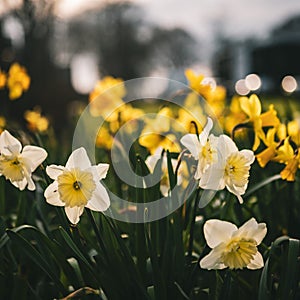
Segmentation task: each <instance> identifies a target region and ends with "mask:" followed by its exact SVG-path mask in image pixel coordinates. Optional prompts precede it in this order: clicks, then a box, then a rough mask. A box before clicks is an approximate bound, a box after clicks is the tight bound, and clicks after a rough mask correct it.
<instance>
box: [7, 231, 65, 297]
mask: <svg viewBox="0 0 300 300" xmlns="http://www.w3.org/2000/svg"><path fill="white" fill-rule="evenodd" d="M7 235H8V237H9V238H10V239H11V241H12V242H13V243H15V244H16V245H17V246H18V247H19V248H20V249H22V251H24V252H25V253H26V255H27V256H28V257H29V258H30V259H31V260H32V261H33V262H34V263H35V264H36V265H37V266H38V267H40V268H41V269H42V270H43V271H44V272H45V273H46V274H47V275H48V276H49V277H50V278H51V279H52V280H53V282H54V283H55V284H56V285H57V288H58V289H59V290H60V291H61V292H62V293H64V292H66V289H65V288H64V286H63V284H62V283H61V281H60V280H59V278H58V276H57V275H56V274H55V273H54V272H53V270H52V268H51V266H50V265H49V264H48V262H47V260H46V259H45V258H44V257H42V255H41V254H40V253H39V252H38V251H37V250H36V248H35V247H33V246H32V245H31V244H30V243H29V242H28V241H27V240H26V239H24V238H23V237H22V236H21V235H20V234H19V233H16V232H14V231H12V230H7Z"/></svg>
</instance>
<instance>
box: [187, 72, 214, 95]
mask: <svg viewBox="0 0 300 300" xmlns="http://www.w3.org/2000/svg"><path fill="white" fill-rule="evenodd" d="M185 77H186V78H187V80H188V83H189V86H190V88H191V89H193V90H194V91H196V92H197V93H199V94H200V95H201V96H203V97H204V98H205V99H206V100H207V99H208V98H210V95H211V93H212V90H213V88H212V86H211V84H209V83H206V82H205V80H204V79H205V77H204V75H203V74H199V75H198V74H196V73H195V72H194V71H193V70H192V69H187V70H185Z"/></svg>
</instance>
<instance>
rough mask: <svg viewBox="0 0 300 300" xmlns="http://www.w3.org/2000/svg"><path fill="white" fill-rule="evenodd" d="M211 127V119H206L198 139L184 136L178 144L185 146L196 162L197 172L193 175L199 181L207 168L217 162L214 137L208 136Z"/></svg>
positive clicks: (193, 136) (192, 136)
mask: <svg viewBox="0 0 300 300" xmlns="http://www.w3.org/2000/svg"><path fill="white" fill-rule="evenodd" d="M212 127H213V122H212V119H211V118H207V123H206V125H205V127H204V128H203V131H202V132H201V133H200V134H199V138H198V137H197V135H196V134H186V135H184V136H183V137H182V138H181V140H180V142H181V144H182V145H183V146H185V147H186V148H187V149H188V150H189V151H190V152H191V155H192V156H193V157H194V159H195V160H197V161H198V165H197V170H196V173H195V176H194V177H195V179H197V180H198V179H200V178H201V177H202V175H203V174H204V173H205V171H206V170H207V169H208V167H209V166H210V165H211V164H213V163H214V162H216V160H217V149H216V137H215V136H214V135H209V133H210V131H211V129H212Z"/></svg>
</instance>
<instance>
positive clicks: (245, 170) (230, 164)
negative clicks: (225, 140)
mask: <svg viewBox="0 0 300 300" xmlns="http://www.w3.org/2000/svg"><path fill="white" fill-rule="evenodd" d="M249 170H250V166H249V165H248V160H247V158H246V157H245V156H244V155H242V154H240V153H233V154H231V155H230V156H229V157H228V158H227V162H226V167H225V176H226V177H227V179H229V180H230V181H231V182H232V183H233V184H234V185H236V186H244V185H245V184H247V182H248V177H249Z"/></svg>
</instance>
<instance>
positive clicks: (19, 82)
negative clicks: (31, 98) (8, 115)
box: [7, 63, 30, 100]
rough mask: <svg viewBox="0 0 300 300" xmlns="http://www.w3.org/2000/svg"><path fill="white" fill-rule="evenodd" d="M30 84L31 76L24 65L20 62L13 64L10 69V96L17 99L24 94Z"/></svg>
mask: <svg viewBox="0 0 300 300" xmlns="http://www.w3.org/2000/svg"><path fill="white" fill-rule="evenodd" d="M29 86H30V77H29V76H28V74H27V71H26V69H25V68H24V67H21V66H20V65H19V64H18V63H14V64H12V65H11V67H10V68H9V71H8V78H7V87H8V89H9V98H10V99H11V100H15V99H17V98H19V97H21V96H22V94H23V92H24V91H27V90H28V89H29Z"/></svg>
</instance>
